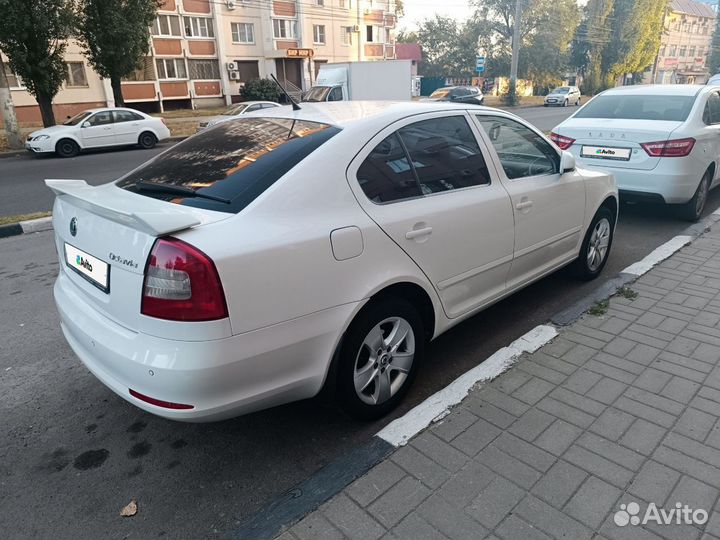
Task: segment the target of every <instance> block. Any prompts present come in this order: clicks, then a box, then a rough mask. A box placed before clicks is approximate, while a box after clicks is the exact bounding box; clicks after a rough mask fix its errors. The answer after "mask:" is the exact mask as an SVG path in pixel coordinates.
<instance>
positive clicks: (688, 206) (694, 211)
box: [680, 169, 712, 221]
mask: <svg viewBox="0 0 720 540" xmlns="http://www.w3.org/2000/svg"><path fill="white" fill-rule="evenodd" d="M711 181H712V171H711V170H710V169H708V170H707V171H705V174H704V175H703V177H702V179H701V180H700V184H698V187H697V190H696V191H695V195H693V197H692V199H690V200H689V201H688V202H686V203H685V204H683V205H682V206H680V217H682V219H685V220H687V221H697V220H698V219H700V217H701V216H702V213H703V210H704V209H705V203H706V202H707V198H708V193H709V192H710V182H711Z"/></svg>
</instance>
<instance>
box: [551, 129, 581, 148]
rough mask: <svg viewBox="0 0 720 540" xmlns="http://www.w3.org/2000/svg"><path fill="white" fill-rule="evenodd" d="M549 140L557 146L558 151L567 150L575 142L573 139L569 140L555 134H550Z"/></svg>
mask: <svg viewBox="0 0 720 540" xmlns="http://www.w3.org/2000/svg"><path fill="white" fill-rule="evenodd" d="M550 140H551V141H552V142H554V143H555V144H557V145H558V147H559V148H560V150H567V149H568V148H570V147H571V146H572V145H573V143H574V142H575V139H571V138H570V137H563V136H562V135H560V134H559V133H555V132H552V133H550Z"/></svg>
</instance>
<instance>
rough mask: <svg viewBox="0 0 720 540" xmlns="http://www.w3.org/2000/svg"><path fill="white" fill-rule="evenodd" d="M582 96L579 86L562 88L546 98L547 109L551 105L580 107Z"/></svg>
mask: <svg viewBox="0 0 720 540" xmlns="http://www.w3.org/2000/svg"><path fill="white" fill-rule="evenodd" d="M581 98H582V95H581V94H580V89H579V88H578V87H577V86H561V87H559V88H556V89H555V90H553V91H552V92H550V93H549V94H548V95H547V96H545V104H544V105H545V107H549V106H550V105H559V106H561V107H567V106H568V105H580V102H581Z"/></svg>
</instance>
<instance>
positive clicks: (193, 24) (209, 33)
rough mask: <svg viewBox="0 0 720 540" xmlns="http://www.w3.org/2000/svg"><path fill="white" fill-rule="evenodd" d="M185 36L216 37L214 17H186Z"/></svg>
mask: <svg viewBox="0 0 720 540" xmlns="http://www.w3.org/2000/svg"><path fill="white" fill-rule="evenodd" d="M185 36H187V37H204V38H211V37H215V33H214V32H213V24H212V19H206V18H204V17H185Z"/></svg>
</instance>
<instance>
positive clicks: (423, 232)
mask: <svg viewBox="0 0 720 540" xmlns="http://www.w3.org/2000/svg"><path fill="white" fill-rule="evenodd" d="M431 233H432V227H423V228H422V229H413V230H411V231H408V232H406V233H405V238H407V239H408V240H412V239H414V238H419V237H421V236H427V235H429V234H431Z"/></svg>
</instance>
